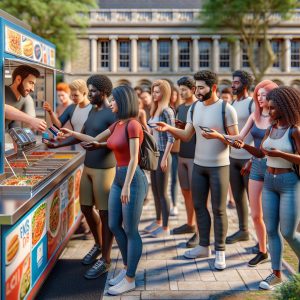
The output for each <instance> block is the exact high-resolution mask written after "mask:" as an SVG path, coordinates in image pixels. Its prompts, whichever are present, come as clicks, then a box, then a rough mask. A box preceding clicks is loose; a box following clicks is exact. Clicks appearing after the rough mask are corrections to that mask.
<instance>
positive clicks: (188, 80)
mask: <svg viewBox="0 0 300 300" xmlns="http://www.w3.org/2000/svg"><path fill="white" fill-rule="evenodd" d="M177 85H178V86H181V85H184V86H186V87H188V88H189V89H190V90H191V89H192V88H193V87H195V86H196V84H195V80H194V79H193V78H192V77H188V76H184V77H181V78H180V79H179V80H177Z"/></svg>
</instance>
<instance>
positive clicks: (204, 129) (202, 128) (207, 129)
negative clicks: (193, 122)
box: [199, 126, 213, 132]
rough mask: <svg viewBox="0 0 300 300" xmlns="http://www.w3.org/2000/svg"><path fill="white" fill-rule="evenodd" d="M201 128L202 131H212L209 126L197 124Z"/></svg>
mask: <svg viewBox="0 0 300 300" xmlns="http://www.w3.org/2000/svg"><path fill="white" fill-rule="evenodd" d="M199 127H200V129H201V130H203V131H204V132H213V130H211V129H210V128H209V127H205V126H199Z"/></svg>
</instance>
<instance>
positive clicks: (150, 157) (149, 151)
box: [111, 120, 159, 171]
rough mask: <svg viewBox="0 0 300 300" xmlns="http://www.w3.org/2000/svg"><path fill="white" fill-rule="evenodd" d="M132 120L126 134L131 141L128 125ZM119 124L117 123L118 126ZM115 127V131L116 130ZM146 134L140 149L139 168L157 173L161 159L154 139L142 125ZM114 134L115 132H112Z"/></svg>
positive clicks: (126, 128)
mask: <svg viewBox="0 0 300 300" xmlns="http://www.w3.org/2000/svg"><path fill="white" fill-rule="evenodd" d="M129 122H130V120H129V121H128V122H127V123H126V127H125V132H126V136H127V140H129V136H128V125H129ZM117 123H118V122H116V125H117ZM116 125H115V126H114V128H113V130H114V129H115V127H116ZM141 126H142V129H143V134H144V139H143V142H142V144H141V147H140V161H139V166H140V167H141V169H144V170H148V171H156V170H157V167H158V159H159V151H158V147H157V144H156V141H155V139H154V137H153V136H152V135H151V134H150V133H149V132H148V131H147V130H146V129H145V128H144V126H143V125H142V124H141ZM111 133H113V131H112V132H111Z"/></svg>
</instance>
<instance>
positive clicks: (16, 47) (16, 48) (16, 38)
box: [5, 27, 22, 55]
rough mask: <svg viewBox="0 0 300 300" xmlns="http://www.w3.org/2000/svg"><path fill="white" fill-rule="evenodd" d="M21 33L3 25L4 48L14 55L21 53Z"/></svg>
mask: <svg viewBox="0 0 300 300" xmlns="http://www.w3.org/2000/svg"><path fill="white" fill-rule="evenodd" d="M21 40H22V35H21V33H19V32H16V31H14V30H12V29H11V28H8V27H5V50H6V51H7V52H10V53H12V54H15V55H21V54H22V50H21Z"/></svg>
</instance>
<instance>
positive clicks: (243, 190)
mask: <svg viewBox="0 0 300 300" xmlns="http://www.w3.org/2000/svg"><path fill="white" fill-rule="evenodd" d="M232 78H233V80H232V93H233V95H235V96H236V99H235V100H234V101H233V102H232V104H231V105H232V106H233V107H234V108H235V110H236V112H237V117H238V126H239V130H241V129H242V128H243V127H244V126H245V124H246V122H247V120H248V118H249V116H250V115H251V113H252V112H253V111H254V105H252V104H253V99H252V98H251V97H249V95H248V90H249V88H250V86H251V84H252V82H253V80H252V77H251V75H250V74H249V73H248V72H246V71H241V70H237V71H235V72H233V74H232ZM245 143H246V144H248V145H252V146H253V139H252V136H251V135H250V134H249V135H248V136H247V137H246V139H245ZM250 158H251V154H249V152H247V151H245V150H243V149H242V150H240V149H235V148H234V147H232V148H231V151H230V185H231V189H232V193H233V198H234V200H235V204H236V211H237V215H238V219H239V231H237V232H235V233H234V234H232V235H230V236H228V237H227V238H226V244H233V243H236V242H240V241H248V240H249V232H248V200H247V198H248V197H247V194H248V180H249V174H245V175H244V176H243V175H241V170H242V169H243V167H244V165H245V164H246V163H247V162H248V160H249V159H250Z"/></svg>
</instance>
